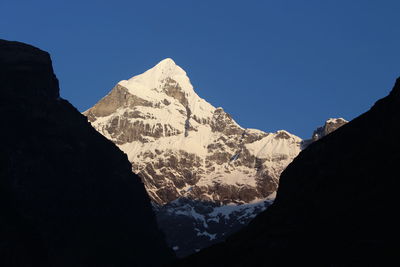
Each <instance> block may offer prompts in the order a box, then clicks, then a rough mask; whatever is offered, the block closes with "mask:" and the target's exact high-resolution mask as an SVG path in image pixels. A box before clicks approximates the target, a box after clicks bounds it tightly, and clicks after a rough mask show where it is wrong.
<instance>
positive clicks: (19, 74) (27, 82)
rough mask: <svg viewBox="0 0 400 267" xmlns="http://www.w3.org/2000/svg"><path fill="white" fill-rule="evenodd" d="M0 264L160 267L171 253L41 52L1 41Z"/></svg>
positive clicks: (125, 174)
mask: <svg viewBox="0 0 400 267" xmlns="http://www.w3.org/2000/svg"><path fill="white" fill-rule="evenodd" d="M0 112H1V114H2V115H3V116H2V125H3V126H4V127H3V128H2V131H0V139H1V140H3V143H2V148H1V152H0V207H1V212H2V216H1V219H0V236H1V238H0V265H1V266H159V265H161V264H162V263H165V262H167V261H168V260H170V259H171V258H172V257H173V256H172V253H171V251H170V250H169V249H168V248H167V246H166V245H165V243H164V240H163V236H162V234H161V232H160V231H159V230H158V229H157V225H156V220H155V216H154V215H153V213H152V210H151V205H150V201H149V198H148V196H147V194H146V192H145V189H144V187H143V184H142V183H141V181H140V178H139V177H138V176H136V175H135V174H133V173H132V172H131V164H130V163H129V161H128V160H127V158H126V155H124V154H123V153H121V151H120V150H119V149H118V148H117V147H116V146H115V145H114V144H113V143H112V142H110V141H108V140H107V139H105V138H104V137H103V136H101V135H100V134H99V133H98V132H96V131H95V130H94V129H93V128H92V127H91V126H90V124H89V123H88V122H87V120H86V118H85V117H84V116H82V115H81V114H80V113H79V112H78V111H77V110H76V109H75V108H74V107H73V106H71V105H70V104H69V103H68V102H67V101H65V100H63V99H61V98H60V96H59V88H58V81H57V79H56V77H55V75H54V74H53V70H52V65H51V60H50V56H49V55H48V54H47V53H46V52H43V51H41V50H39V49H37V48H35V47H32V46H29V45H26V44H22V43H17V42H9V41H4V40H0Z"/></svg>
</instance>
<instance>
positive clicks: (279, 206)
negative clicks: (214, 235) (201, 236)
mask: <svg viewBox="0 0 400 267" xmlns="http://www.w3.org/2000/svg"><path fill="white" fill-rule="evenodd" d="M399 107H400V79H398V80H397V82H396V85H395V87H394V88H393V90H392V91H391V93H390V94H389V95H388V96H387V97H385V98H383V99H381V100H379V101H378V102H376V103H375V105H374V106H373V107H372V108H371V109H370V110H369V111H368V112H366V113H364V114H363V115H361V116H359V117H358V118H356V119H354V120H352V121H351V122H349V123H347V124H346V125H344V126H343V127H341V128H339V129H338V130H337V131H335V132H333V133H331V134H329V135H327V136H325V137H324V138H322V139H320V140H318V141H317V142H315V143H313V144H311V145H309V146H308V147H307V148H306V149H305V150H303V151H302V152H301V153H300V154H299V156H298V157H297V158H296V159H295V160H294V161H293V162H292V163H291V164H290V165H289V166H288V167H287V168H286V169H285V171H284V172H283V173H282V175H281V179H280V186H279V189H278V192H277V197H276V200H275V202H274V204H272V206H270V207H269V208H268V210H267V211H265V212H263V213H261V214H260V215H259V216H258V217H256V218H255V219H254V221H252V222H251V223H250V225H249V226H248V227H246V228H244V229H243V230H242V231H240V232H239V233H237V234H235V235H233V236H232V237H231V238H229V239H228V240H227V241H226V242H224V243H221V244H219V245H216V246H214V247H211V248H210V249H205V250H204V251H202V252H200V253H199V254H196V255H194V256H192V257H190V258H188V259H186V260H184V261H182V262H181V263H180V264H178V265H179V266H221V265H224V266H258V265H259V264H260V263H262V264H263V265H265V266H391V265H398V264H399V259H398V248H399V246H398V238H399V236H400V235H399V234H400V231H399V227H398V226H399V223H400V221H399V218H398V216H397V214H396V210H397V209H398V206H399V199H398V197H397V195H398V192H397V191H398V188H399V186H400V180H399V179H398V162H399V161H400V152H399V151H400V142H399V141H398V133H399V131H400V124H399V123H398V122H399V118H400V109H399Z"/></svg>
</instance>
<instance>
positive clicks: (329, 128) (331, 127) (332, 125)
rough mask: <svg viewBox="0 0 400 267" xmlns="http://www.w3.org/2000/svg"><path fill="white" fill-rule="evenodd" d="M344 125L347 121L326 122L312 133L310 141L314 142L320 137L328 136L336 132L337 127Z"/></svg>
mask: <svg viewBox="0 0 400 267" xmlns="http://www.w3.org/2000/svg"><path fill="white" fill-rule="evenodd" d="M346 123H348V121H346V120H345V119H343V118H337V119H329V120H327V121H326V122H325V124H324V126H322V127H319V128H318V129H317V130H315V131H314V133H313V135H312V141H313V142H315V141H317V140H319V139H321V138H322V137H324V136H326V135H328V134H330V133H331V132H333V131H336V130H337V129H338V128H339V127H342V126H343V125H345V124H346Z"/></svg>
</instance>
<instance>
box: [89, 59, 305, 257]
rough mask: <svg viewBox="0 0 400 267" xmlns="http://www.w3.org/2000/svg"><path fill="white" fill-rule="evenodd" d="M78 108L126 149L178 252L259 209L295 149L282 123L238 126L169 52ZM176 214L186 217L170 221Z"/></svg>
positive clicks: (293, 139) (296, 143) (296, 142)
mask: <svg viewBox="0 0 400 267" xmlns="http://www.w3.org/2000/svg"><path fill="white" fill-rule="evenodd" d="M84 114H85V115H86V116H87V117H88V119H89V121H90V122H91V124H92V125H93V127H94V128H95V129H97V130H98V131H99V132H100V133H101V134H103V135H104V136H106V137H107V138H108V139H110V140H111V141H113V142H114V143H116V144H117V145H118V146H119V148H120V149H121V150H122V151H124V152H125V153H126V154H127V155H128V158H129V160H130V161H131V163H132V170H133V172H134V173H137V174H138V175H139V176H140V177H141V178H142V180H143V183H144V185H145V187H146V190H147V192H148V194H149V196H150V198H151V199H152V200H153V202H154V203H155V210H156V211H157V214H158V219H159V222H160V223H161V227H162V228H164V230H165V232H166V235H167V238H168V240H169V244H170V245H171V247H175V249H176V251H177V253H178V255H186V254H188V253H192V252H194V251H195V250H196V249H200V248H202V247H204V246H206V245H208V244H210V242H215V241H217V240H221V239H223V238H225V236H224V235H225V234H227V233H228V232H231V229H238V228H239V227H240V226H243V225H245V224H246V223H247V222H248V221H249V220H250V219H251V218H253V217H254V216H255V215H256V214H257V213H258V212H260V211H261V210H264V209H265V208H266V206H268V205H269V204H270V202H271V201H270V200H271V199H272V198H273V194H274V192H275V191H276V189H277V185H278V180H279V176H280V173H281V172H282V171H283V170H284V169H285V167H286V166H287V165H288V164H289V163H290V162H291V161H292V160H293V159H294V158H295V157H296V156H297V154H298V153H299V152H300V149H301V141H302V140H301V139H300V138H299V137H297V136H295V135H292V134H290V133H288V132H286V131H283V130H282V131H278V132H276V133H266V132H263V131H260V130H255V129H245V128H242V127H241V126H239V125H238V124H237V123H236V122H235V121H234V120H233V118H232V117H231V116H230V115H229V114H228V113H226V112H225V111H224V110H223V109H222V108H215V107H213V106H212V105H210V104H209V103H207V102H206V101H205V100H204V99H202V98H200V97H199V96H198V95H197V94H196V92H195V91H194V89H193V86H192V85H191V83H190V80H189V78H188V77H187V75H186V72H185V71H184V70H183V69H181V68H180V67H179V66H177V65H176V64H175V62H174V61H173V60H171V59H165V60H163V61H161V62H160V63H159V64H157V65H156V66H155V67H154V68H152V69H150V70H148V71H146V72H145V73H143V74H141V75H138V76H135V77H133V78H131V79H129V80H124V81H121V82H119V83H118V84H117V85H116V86H115V87H114V88H113V89H112V90H111V92H110V93H109V94H108V95H107V96H105V97H104V98H103V99H101V100H100V101H99V102H98V103H97V104H96V105H95V106H94V107H92V108H90V109H89V110H87V111H86V112H84ZM221 205H222V206H224V207H226V208H225V209H221V208H218V209H216V208H217V207H220V206H221ZM240 205H245V206H240ZM206 206H207V208H205V207H206ZM255 206H257V208H255ZM246 207H248V209H246ZM239 218H240V219H239ZM177 221H180V222H182V223H183V222H187V223H185V225H184V226H183V225H182V223H181V225H182V227H181V228H179V229H175V230H174V229H171V227H170V225H171V224H175V223H176V222H177ZM211 225H214V226H211ZM182 229H188V230H187V231H183V230H182ZM189 229H191V230H190V232H188V231H189ZM217 229H218V230H217ZM221 229H225V230H221ZM171 231H172V232H171ZM199 240H201V241H199ZM190 242H192V243H191V245H188V243H190Z"/></svg>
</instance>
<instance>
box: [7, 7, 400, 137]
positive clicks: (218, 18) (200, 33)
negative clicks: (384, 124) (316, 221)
mask: <svg viewBox="0 0 400 267" xmlns="http://www.w3.org/2000/svg"><path fill="white" fill-rule="evenodd" d="M398 14H400V1H390V0H386V1H385V0H382V1H377V0H375V1H368V0H352V1H348V0H347V1H343V0H336V1H333V0H332V1H331V0H326V1H320V0H319V1H316V0H309V1H301V0H292V1H285V0H279V1H278V0H275V1H272V0H271V1H268V0H265V1H252V0H247V1H243V0H242V1H233V0H230V1H223V0H220V1H218V0H214V1H207V0H203V1H190V0H185V1H175V0H168V1H165V0H164V1H119V0H113V1H101V0H97V1H73V0H70V1H57V0H52V1H50V0H43V1H41V0H38V1H31V0H29V1H24V0H2V1H0V38H2V39H8V40H18V41H22V42H27V43H30V44H33V45H35V46H38V47H40V48H41V49H44V50H46V51H48V52H50V53H51V55H52V59H53V64H54V69H55V72H56V74H57V76H58V78H59V80H60V85H61V94H62V96H63V97H64V98H66V99H67V100H69V101H70V102H71V103H72V104H73V105H75V106H76V107H77V108H78V109H79V110H80V111H84V110H85V109H87V108H89V107H91V106H92V105H94V104H95V103H96V102H97V101H98V100H99V99H100V98H101V97H103V96H104V95H106V94H107V93H108V92H109V91H110V90H111V89H112V87H113V86H114V85H115V84H116V83H117V82H118V81H120V80H123V79H127V78H130V77H132V76H134V75H136V74H139V73H142V72H143V71H145V70H147V69H148V68H150V67H152V66H153V65H155V64H156V63H157V62H159V61H160V60H162V59H164V58H167V57H171V58H173V59H174V60H175V62H176V63H177V64H178V65H180V66H181V67H182V68H183V69H185V70H186V72H187V73H188V75H189V77H190V79H191V81H192V84H193V85H194V87H195V89H196V92H197V93H198V94H199V95H200V96H201V97H203V98H204V99H206V100H207V101H208V102H210V103H211V104H212V105H214V106H216V107H218V106H222V107H223V108H224V109H225V110H226V111H227V112H228V113H230V114H231V115H232V116H233V117H234V119H235V120H236V121H237V122H238V123H239V124H241V125H242V126H243V127H248V128H258V129H262V130H265V131H269V132H270V131H276V130H279V129H285V130H288V131H290V132H292V133H294V134H296V135H298V136H300V137H303V138H307V137H309V136H310V135H311V134H312V131H313V130H314V129H315V128H316V127H317V126H318V125H321V124H322V123H323V122H324V121H325V120H326V119H327V118H330V117H344V118H346V119H353V118H354V117H356V116H358V115H359V114H361V113H362V112H364V111H366V110H368V109H369V108H370V107H371V105H372V104H373V103H374V102H375V101H376V100H377V99H378V98H381V97H383V96H385V95H386V94H387V93H388V92H389V91H390V89H391V88H392V86H393V83H394V81H395V79H396V78H397V77H398V76H400V22H399V18H398V17H399V15H398ZM371 127H373V126H371Z"/></svg>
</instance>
